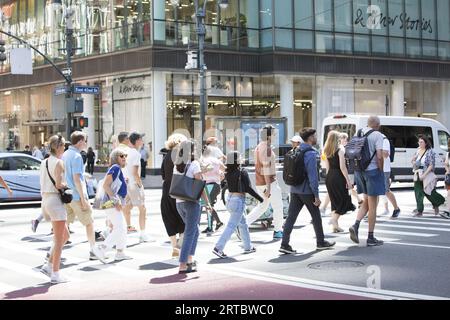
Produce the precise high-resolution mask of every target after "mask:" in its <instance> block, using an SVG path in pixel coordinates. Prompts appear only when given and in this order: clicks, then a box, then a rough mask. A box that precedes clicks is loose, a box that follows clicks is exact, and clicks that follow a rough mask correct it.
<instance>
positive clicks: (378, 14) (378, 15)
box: [371, 0, 389, 36]
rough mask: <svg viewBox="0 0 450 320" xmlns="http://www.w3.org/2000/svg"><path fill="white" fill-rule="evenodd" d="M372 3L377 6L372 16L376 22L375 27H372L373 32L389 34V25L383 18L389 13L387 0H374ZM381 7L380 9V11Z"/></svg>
mask: <svg viewBox="0 0 450 320" xmlns="http://www.w3.org/2000/svg"><path fill="white" fill-rule="evenodd" d="M372 5H374V6H377V9H376V10H375V12H374V13H373V14H372V16H371V19H372V20H371V23H374V27H373V28H371V31H372V34H377V35H382V36H387V35H388V29H389V25H388V24H387V23H386V25H385V23H384V22H385V21H386V20H383V21H382V18H385V17H386V15H387V12H388V10H387V0H377V1H372ZM378 9H379V11H378Z"/></svg>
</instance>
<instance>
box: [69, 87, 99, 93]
mask: <svg viewBox="0 0 450 320" xmlns="http://www.w3.org/2000/svg"><path fill="white" fill-rule="evenodd" d="M73 93H85V94H86V93H87V94H99V93H100V88H99V87H88V86H74V87H73Z"/></svg>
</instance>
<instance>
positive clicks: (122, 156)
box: [119, 154, 127, 159]
mask: <svg viewBox="0 0 450 320" xmlns="http://www.w3.org/2000/svg"><path fill="white" fill-rule="evenodd" d="M119 157H121V158H122V159H126V158H127V155H126V154H121V155H120V156H119Z"/></svg>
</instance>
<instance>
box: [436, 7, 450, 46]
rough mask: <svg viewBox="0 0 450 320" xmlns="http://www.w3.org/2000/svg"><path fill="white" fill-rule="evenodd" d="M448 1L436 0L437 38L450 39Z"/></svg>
mask: <svg viewBox="0 0 450 320" xmlns="http://www.w3.org/2000/svg"><path fill="white" fill-rule="evenodd" d="M449 16H450V2H449V1H448V0H437V29H438V30H437V32H438V40H442V41H450V23H449Z"/></svg>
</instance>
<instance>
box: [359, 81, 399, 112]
mask: <svg viewBox="0 0 450 320" xmlns="http://www.w3.org/2000/svg"><path fill="white" fill-rule="evenodd" d="M354 82H355V87H354V88H355V89H354V90H355V113H356V114H378V115H386V112H387V106H386V104H388V101H389V100H390V99H389V92H390V88H389V81H387V80H385V79H367V78H364V79H355V81H354Z"/></svg>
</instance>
